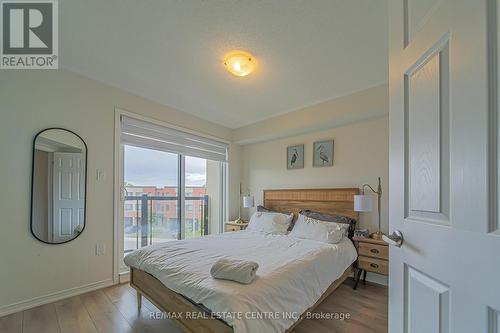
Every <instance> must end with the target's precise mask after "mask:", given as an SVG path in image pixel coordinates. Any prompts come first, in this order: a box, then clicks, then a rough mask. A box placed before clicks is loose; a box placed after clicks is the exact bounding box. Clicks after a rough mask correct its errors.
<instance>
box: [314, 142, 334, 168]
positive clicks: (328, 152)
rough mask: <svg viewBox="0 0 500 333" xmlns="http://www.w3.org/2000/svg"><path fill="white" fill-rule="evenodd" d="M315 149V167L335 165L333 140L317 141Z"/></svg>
mask: <svg viewBox="0 0 500 333" xmlns="http://www.w3.org/2000/svg"><path fill="white" fill-rule="evenodd" d="M313 149H314V151H313V167H315V168H316V167H327V166H332V165H333V140H325V141H316V142H315V143H314V144H313Z"/></svg>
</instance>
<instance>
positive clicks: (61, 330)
mask: <svg viewBox="0 0 500 333" xmlns="http://www.w3.org/2000/svg"><path fill="white" fill-rule="evenodd" d="M352 283H353V281H352V280H351V279H349V280H347V281H346V282H345V283H344V284H342V285H341V286H340V287H339V288H338V289H337V290H336V291H334V292H333V294H331V295H330V296H329V297H328V298H327V299H325V301H324V302H323V303H321V305H320V306H319V307H318V308H317V309H316V311H315V313H317V314H318V315H320V314H321V313H323V314H330V315H331V314H335V313H337V314H343V315H344V316H347V314H349V319H344V320H338V319H305V320H304V321H303V322H302V323H300V325H298V326H297V327H296V328H295V330H294V332H295V333H321V332H325V333H326V332H329V333H337V332H345V333H364V332H367V333H382V332H387V288H386V287H382V286H378V285H372V284H366V285H363V284H360V285H359V286H358V289H357V290H352V287H351V286H352ZM156 311H159V310H158V309H157V308H156V307H155V306H154V305H153V304H151V302H149V301H148V300H147V299H144V298H143V302H142V311H141V313H138V312H137V303H136V292H135V290H134V289H132V288H131V287H130V286H129V285H128V284H121V285H117V286H112V287H109V288H105V289H101V290H97V291H93V292H89V293H86V294H83V295H80V296H75V297H71V298H68V299H65V300H62V301H58V302H55V303H50V304H46V305H42V306H39V307H36V308H33V309H30V310H26V311H23V312H18V313H14V314H11V315H8V316H4V317H1V318H0V332H1V333H21V332H22V333H97V332H99V333H128V332H130V333H157V332H162V333H181V332H182V331H181V329H180V328H179V327H178V326H177V325H176V324H175V323H174V322H173V321H171V320H168V319H150V313H151V312H156ZM200 333H202V332H200ZM259 333H260V332H259Z"/></svg>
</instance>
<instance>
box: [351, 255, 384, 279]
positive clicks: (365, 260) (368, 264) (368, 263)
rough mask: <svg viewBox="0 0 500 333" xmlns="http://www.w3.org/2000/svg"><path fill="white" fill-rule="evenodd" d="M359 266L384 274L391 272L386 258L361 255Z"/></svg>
mask: <svg viewBox="0 0 500 333" xmlns="http://www.w3.org/2000/svg"><path fill="white" fill-rule="evenodd" d="M358 267H359V268H361V269H365V270H367V271H368V272H373V273H378V274H384V275H387V274H389V262H388V261H386V260H381V259H375V258H370V257H365V256H359V258H358Z"/></svg>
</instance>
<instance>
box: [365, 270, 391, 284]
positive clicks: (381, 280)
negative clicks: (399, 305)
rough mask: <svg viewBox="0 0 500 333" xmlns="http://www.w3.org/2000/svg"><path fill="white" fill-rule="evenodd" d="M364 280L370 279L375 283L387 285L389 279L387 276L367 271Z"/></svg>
mask: <svg viewBox="0 0 500 333" xmlns="http://www.w3.org/2000/svg"><path fill="white" fill-rule="evenodd" d="M366 281H370V282H373V283H376V284H381V285H383V286H388V285H389V279H388V278H387V276H384V275H380V274H373V273H370V272H368V273H367V274H366Z"/></svg>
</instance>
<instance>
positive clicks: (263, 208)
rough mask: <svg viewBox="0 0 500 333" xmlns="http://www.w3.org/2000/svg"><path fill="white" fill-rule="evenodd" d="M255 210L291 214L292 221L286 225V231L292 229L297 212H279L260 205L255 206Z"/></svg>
mask: <svg viewBox="0 0 500 333" xmlns="http://www.w3.org/2000/svg"><path fill="white" fill-rule="evenodd" d="M257 211H258V212H266V213H280V214H286V215H290V214H292V215H293V217H292V223H290V226H289V227H288V231H291V230H292V229H293V225H294V224H295V221H296V220H297V214H293V213H291V212H279V211H277V210H272V209H269V208H266V207H264V206H261V205H258V206H257Z"/></svg>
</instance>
